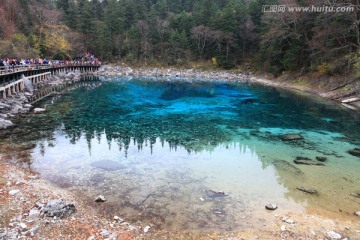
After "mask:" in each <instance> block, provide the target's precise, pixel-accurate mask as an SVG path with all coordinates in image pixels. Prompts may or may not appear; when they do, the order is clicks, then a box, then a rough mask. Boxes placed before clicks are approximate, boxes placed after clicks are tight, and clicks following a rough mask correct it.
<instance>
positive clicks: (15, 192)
mask: <svg viewBox="0 0 360 240" xmlns="http://www.w3.org/2000/svg"><path fill="white" fill-rule="evenodd" d="M19 192H20V190H18V189H15V190H11V191H9V195H10V196H14V195H15V194H18V193H19Z"/></svg>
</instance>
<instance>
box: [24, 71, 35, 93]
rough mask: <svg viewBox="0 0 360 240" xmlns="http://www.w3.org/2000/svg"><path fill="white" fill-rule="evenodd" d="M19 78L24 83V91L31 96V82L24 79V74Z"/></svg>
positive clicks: (32, 89) (32, 91) (32, 88)
mask: <svg viewBox="0 0 360 240" xmlns="http://www.w3.org/2000/svg"><path fill="white" fill-rule="evenodd" d="M21 78H22V80H23V81H24V86H25V90H26V91H27V92H28V93H30V94H31V95H32V94H33V93H34V86H33V84H32V82H31V81H30V80H29V79H28V78H27V77H25V76H24V74H23V75H22V76H21Z"/></svg>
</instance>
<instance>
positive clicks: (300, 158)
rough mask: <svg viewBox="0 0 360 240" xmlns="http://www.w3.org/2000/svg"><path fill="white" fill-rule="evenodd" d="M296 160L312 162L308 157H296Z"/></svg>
mask: <svg viewBox="0 0 360 240" xmlns="http://www.w3.org/2000/svg"><path fill="white" fill-rule="evenodd" d="M296 160H305V161H311V159H310V158H308V157H296Z"/></svg>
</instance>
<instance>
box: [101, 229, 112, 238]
mask: <svg viewBox="0 0 360 240" xmlns="http://www.w3.org/2000/svg"><path fill="white" fill-rule="evenodd" d="M110 234H111V232H109V231H107V230H103V231H102V232H101V233H100V235H101V236H103V237H106V236H109V235H110Z"/></svg>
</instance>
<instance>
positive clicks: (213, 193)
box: [205, 189, 226, 198]
mask: <svg viewBox="0 0 360 240" xmlns="http://www.w3.org/2000/svg"><path fill="white" fill-rule="evenodd" d="M205 192H206V195H207V196H208V197H209V198H217V197H225V196H226V194H225V193H224V192H223V191H214V190H211V189H206V190H205Z"/></svg>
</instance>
